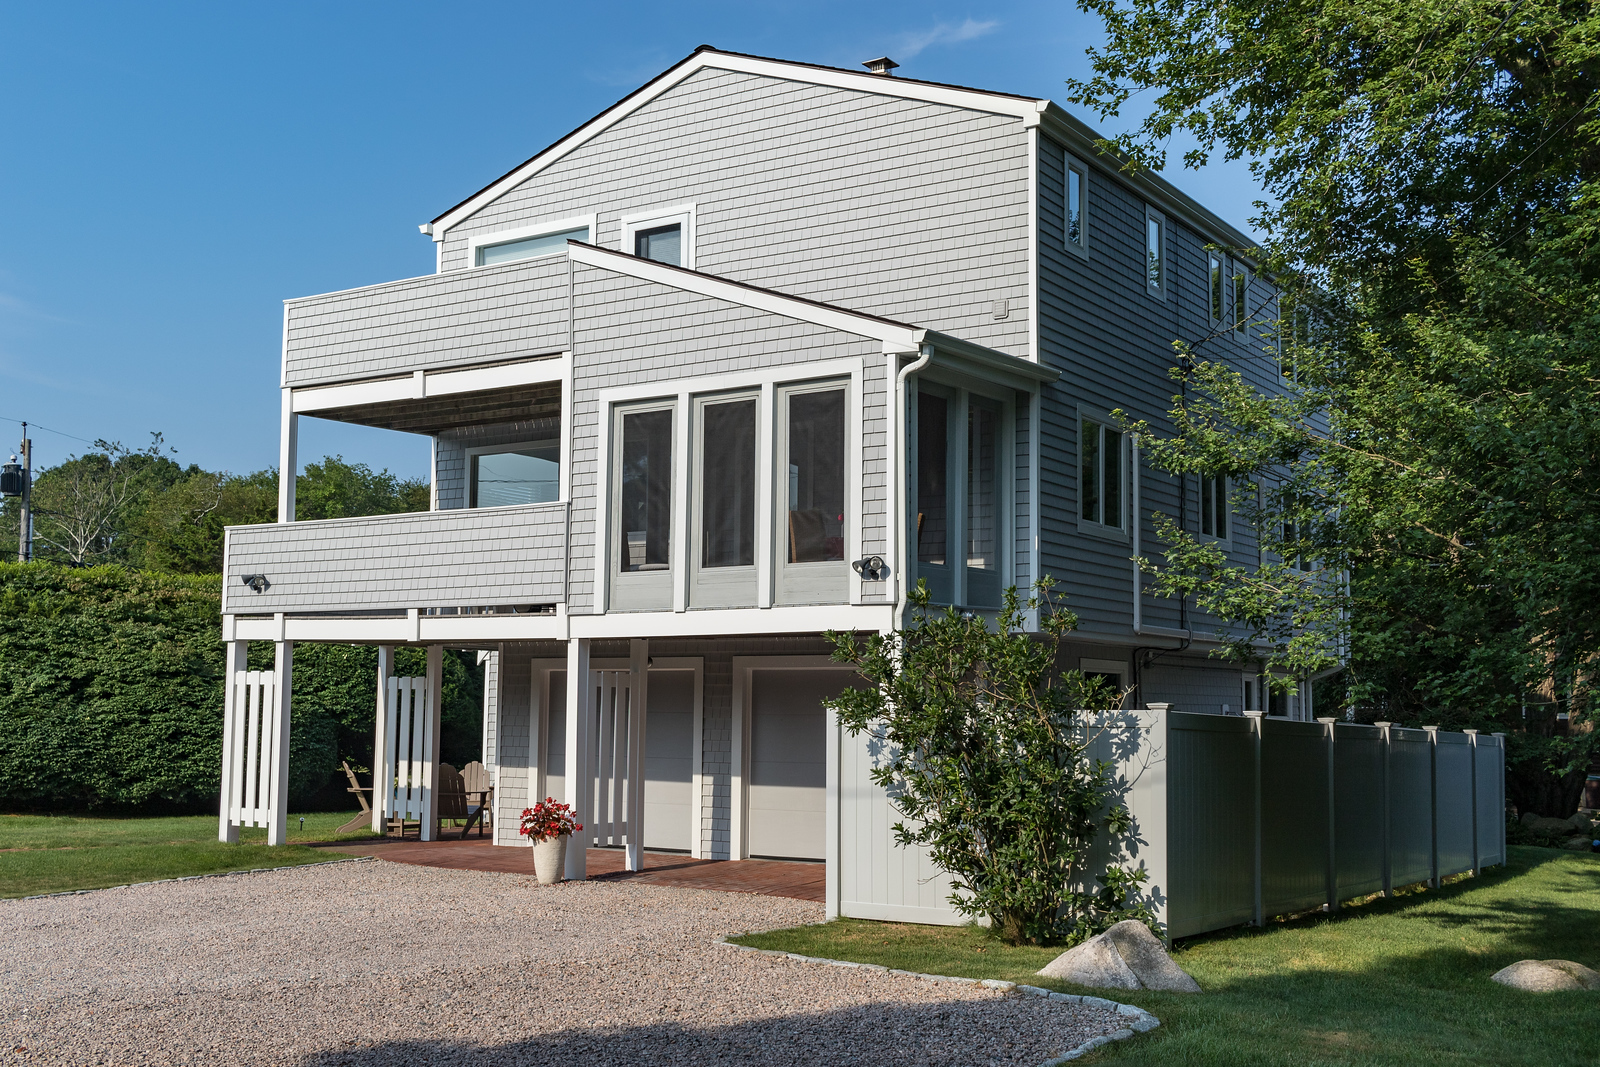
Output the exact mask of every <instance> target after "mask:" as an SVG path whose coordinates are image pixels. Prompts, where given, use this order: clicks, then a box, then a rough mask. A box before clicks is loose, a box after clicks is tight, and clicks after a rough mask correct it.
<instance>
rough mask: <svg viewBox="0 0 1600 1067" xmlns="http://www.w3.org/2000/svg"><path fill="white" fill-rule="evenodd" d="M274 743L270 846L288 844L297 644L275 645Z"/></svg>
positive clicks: (269, 784) (270, 753)
mask: <svg viewBox="0 0 1600 1067" xmlns="http://www.w3.org/2000/svg"><path fill="white" fill-rule="evenodd" d="M273 650H274V655H273V663H272V674H273V679H272V686H273V694H272V695H273V707H272V709H271V711H270V716H271V721H272V739H271V743H270V744H269V745H268V746H267V757H268V758H269V759H270V760H271V761H272V767H271V773H270V775H269V776H268V778H267V789H268V794H267V818H268V820H269V821H268V823H267V844H269V845H282V844H286V843H287V842H288V840H289V706H290V703H291V697H292V691H293V681H294V642H292V641H276V642H274V643H273Z"/></svg>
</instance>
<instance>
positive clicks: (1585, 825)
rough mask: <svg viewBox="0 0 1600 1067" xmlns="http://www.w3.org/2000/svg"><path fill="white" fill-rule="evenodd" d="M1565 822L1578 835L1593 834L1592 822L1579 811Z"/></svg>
mask: <svg viewBox="0 0 1600 1067" xmlns="http://www.w3.org/2000/svg"><path fill="white" fill-rule="evenodd" d="M1567 822H1569V823H1571V824H1572V828H1573V829H1574V830H1576V831H1578V832H1579V833H1580V834H1589V833H1593V832H1594V821H1593V820H1592V819H1590V818H1589V816H1587V815H1585V814H1584V813H1583V812H1581V811H1580V812H1578V813H1577V814H1575V815H1573V816H1572V818H1570V819H1568V820H1567Z"/></svg>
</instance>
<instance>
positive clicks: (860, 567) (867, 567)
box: [850, 556, 889, 582]
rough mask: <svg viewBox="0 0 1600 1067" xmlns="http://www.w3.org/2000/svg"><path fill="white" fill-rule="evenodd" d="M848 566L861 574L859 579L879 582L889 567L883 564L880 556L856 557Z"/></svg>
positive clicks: (886, 575)
mask: <svg viewBox="0 0 1600 1067" xmlns="http://www.w3.org/2000/svg"><path fill="white" fill-rule="evenodd" d="M850 566H851V567H852V568H854V570H855V572H856V573H857V574H859V575H861V580H862V581H864V582H881V581H883V580H884V579H885V578H886V577H888V575H889V568H888V567H887V566H886V565H885V564H884V562H883V557H882V556H868V557H867V558H866V559H858V560H856V561H855V562H854V563H852V564H850Z"/></svg>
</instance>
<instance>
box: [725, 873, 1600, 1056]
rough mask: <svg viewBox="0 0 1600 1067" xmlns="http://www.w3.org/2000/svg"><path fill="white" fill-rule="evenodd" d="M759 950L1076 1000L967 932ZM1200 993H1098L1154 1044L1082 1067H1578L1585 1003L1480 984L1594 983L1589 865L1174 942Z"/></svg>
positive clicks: (794, 943) (771, 943)
mask: <svg viewBox="0 0 1600 1067" xmlns="http://www.w3.org/2000/svg"><path fill="white" fill-rule="evenodd" d="M736 940H738V941H740V942H741V943H743V944H747V945H753V946H755V947H758V948H771V949H782V950H784V951H788V952H797V953H802V954H804V955H808V956H824V957H828V958H832V959H847V960H856V961H859V962H862V963H879V964H884V965H886V966H890V967H898V968H902V969H905V970H913V971H922V972H926V973H932V974H951V975H964V976H967V977H972V978H1002V979H1009V980H1011V981H1016V982H1026V983H1028V984H1031V985H1044V986H1049V987H1051V988H1056V989H1061V990H1065V991H1069V992H1080V993H1081V992H1091V991H1090V990H1085V989H1082V988H1078V987H1073V986H1069V985H1065V984H1062V983H1058V982H1051V981H1049V980H1046V979H1041V978H1038V977H1037V976H1036V975H1035V974H1034V973H1033V972H1034V971H1036V970H1038V969H1039V968H1040V967H1042V966H1044V964H1045V963H1047V962H1049V961H1050V960H1051V959H1053V958H1054V957H1055V956H1056V955H1057V954H1058V953H1059V951H1060V950H1059V949H1048V948H1037V947H1010V946H1007V945H1005V944H1003V943H1001V942H1000V941H998V940H996V939H994V938H993V937H991V936H990V935H989V934H988V933H987V932H986V931H983V930H980V929H978V928H977V927H954V928H949V927H928V926H912V925H907V924H897V923H877V922H867V921H863V920H851V919H845V920H839V921H836V922H832V923H827V924H825V925H821V926H810V927H797V928H794V929H790V930H777V931H772V932H770V933H765V934H756V935H751V936H747V937H742V938H737V939H736ZM1174 958H1175V959H1176V960H1177V962H1178V963H1179V964H1180V965H1181V966H1182V967H1183V968H1184V969H1185V970H1187V971H1188V972H1189V973H1190V974H1192V975H1194V976H1195V978H1196V979H1197V980H1198V981H1199V983H1200V985H1201V987H1202V988H1203V989H1205V991H1206V992H1205V993H1203V994H1202V995H1200V996H1184V995H1181V994H1172V993H1151V992H1147V991H1140V992H1125V991H1118V992H1115V993H1107V992H1106V991H1104V990H1101V991H1096V992H1098V993H1099V994H1100V995H1104V996H1109V997H1111V998H1112V999H1115V1000H1121V1001H1126V1002H1131V1003H1134V1004H1138V1005H1139V1006H1141V1007H1143V1008H1146V1009H1147V1010H1149V1011H1151V1012H1153V1013H1154V1014H1155V1015H1157V1016H1159V1017H1160V1019H1161V1021H1162V1024H1163V1025H1162V1027H1161V1028H1160V1029H1159V1030H1156V1031H1154V1032H1153V1033H1151V1034H1149V1035H1147V1036H1145V1037H1142V1038H1140V1039H1138V1040H1135V1041H1129V1042H1119V1043H1117V1044H1116V1045H1113V1046H1108V1047H1107V1048H1105V1049H1102V1050H1100V1051H1098V1052H1097V1053H1095V1054H1094V1055H1093V1056H1090V1057H1085V1059H1084V1061H1083V1062H1092V1063H1103V1064H1130V1065H1131V1064H1141V1065H1142V1064H1151V1065H1177V1064H1183V1065H1185V1067H1190V1065H1194V1067H1209V1065H1216V1067H1253V1065H1262V1067H1265V1065H1280V1064H1281V1065H1289V1064H1293V1065H1295V1067H1302V1065H1315V1064H1340V1065H1346V1064H1350V1065H1362V1067H1366V1065H1373V1067H1376V1065H1385V1067H1387V1065H1401V1064H1405V1065H1416V1064H1451V1065H1454V1064H1463V1065H1464V1064H1480V1063H1495V1064H1497V1065H1506V1064H1528V1065H1534V1064H1538V1065H1540V1067H1561V1065H1567V1064H1571V1065H1577V1064H1594V1063H1595V1062H1596V1056H1597V1051H1596V1050H1597V1048H1600V1045H1597V1038H1596V1036H1595V1035H1596V1029H1595V1021H1596V1019H1600V996H1597V994H1595V993H1546V994H1533V993H1522V992H1519V991H1517V990H1512V989H1507V988H1505V987H1503V986H1500V985H1497V984H1495V983H1493V982H1491V981H1489V975H1491V974H1493V973H1494V972H1495V971H1497V970H1499V969H1500V968H1501V967H1504V966H1505V965H1506V964H1508V963H1513V962H1515V961H1517V960H1520V959H1530V958H1531V959H1552V958H1556V959H1571V960H1577V961H1578V962H1579V963H1583V964H1586V965H1588V966H1597V965H1600V857H1596V856H1590V855H1584V854H1581V853H1570V852H1560V851H1556V850H1554V849H1542V848H1519V847H1513V848H1512V849H1511V863H1510V864H1509V865H1508V866H1507V867H1506V868H1500V869H1496V870H1493V871H1489V872H1486V873H1485V874H1484V875H1482V876H1481V877H1478V878H1467V879H1462V880H1460V881H1458V882H1455V883H1453V884H1451V885H1448V886H1446V887H1445V888H1443V889H1440V890H1434V891H1427V892H1414V893H1408V894H1405V895H1402V896H1399V897H1396V898H1394V899H1392V900H1382V899H1376V900H1373V901H1370V902H1368V903H1366V904H1363V905H1361V906H1358V907H1347V908H1346V909H1345V910H1344V911H1343V912H1342V913H1341V914H1340V915H1338V916H1334V917H1329V916H1318V917H1315V918H1307V919H1301V920H1296V921H1293V922H1284V923H1274V924H1271V925H1269V926H1268V927H1266V928H1265V929H1261V930H1238V931H1233V932H1225V933H1219V934H1214V935H1210V936H1207V937H1200V938H1193V939H1189V940H1187V941H1184V942H1181V943H1180V944H1179V945H1178V946H1177V949H1176V951H1175V953H1174Z"/></svg>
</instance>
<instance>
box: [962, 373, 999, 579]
mask: <svg viewBox="0 0 1600 1067" xmlns="http://www.w3.org/2000/svg"><path fill="white" fill-rule="evenodd" d="M999 481H1000V413H999V412H998V411H995V410H994V409H993V408H989V407H986V406H983V405H980V404H979V403H977V402H976V401H973V402H971V403H970V406H969V407H968V408H967V566H968V567H975V568H978V569H980V570H993V571H997V570H999V569H1000V538H999V530H998V528H997V526H998V523H999V519H1000V485H999Z"/></svg>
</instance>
